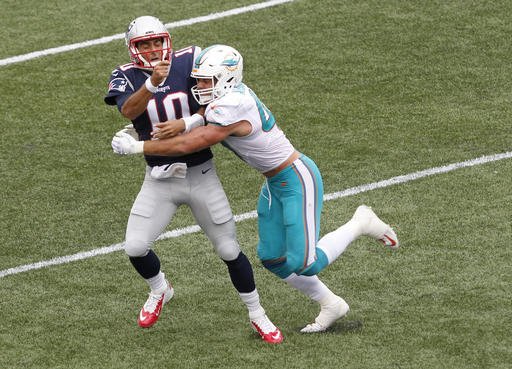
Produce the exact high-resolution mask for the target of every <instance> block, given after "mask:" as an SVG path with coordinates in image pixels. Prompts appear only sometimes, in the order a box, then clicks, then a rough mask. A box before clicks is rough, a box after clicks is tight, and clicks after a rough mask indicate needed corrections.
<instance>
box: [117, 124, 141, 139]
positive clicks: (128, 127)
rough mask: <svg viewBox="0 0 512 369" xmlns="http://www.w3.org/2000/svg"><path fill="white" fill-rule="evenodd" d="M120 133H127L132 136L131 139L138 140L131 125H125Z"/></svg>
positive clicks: (137, 135)
mask: <svg viewBox="0 0 512 369" xmlns="http://www.w3.org/2000/svg"><path fill="white" fill-rule="evenodd" d="M121 132H126V133H128V134H129V135H130V136H132V137H133V138H135V139H136V140H139V134H138V133H137V131H136V130H135V128H134V127H133V124H132V123H130V124H127V125H125V126H124V129H122V130H121Z"/></svg>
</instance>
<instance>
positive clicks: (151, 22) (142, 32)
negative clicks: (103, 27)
mask: <svg viewBox="0 0 512 369" xmlns="http://www.w3.org/2000/svg"><path fill="white" fill-rule="evenodd" d="M154 39H162V49H161V50H155V51H161V52H162V58H161V60H171V55H172V41H171V35H170V33H169V31H168V30H167V28H165V26H164V25H163V23H162V22H161V21H160V20H159V19H158V18H155V17H152V16H148V15H145V16H142V17H138V18H136V19H134V20H133V21H132V22H131V23H130V25H129V26H128V29H127V31H126V34H125V41H126V46H127V47H128V53H129V54H130V59H131V60H132V62H133V64H135V66H136V67H138V68H141V69H146V70H152V69H153V68H154V67H155V65H156V64H157V63H155V62H154V61H153V62H152V61H151V60H149V58H148V55H147V54H148V53H147V52H144V53H143V52H141V51H140V50H139V49H138V46H137V45H138V43H139V42H141V41H149V40H154Z"/></svg>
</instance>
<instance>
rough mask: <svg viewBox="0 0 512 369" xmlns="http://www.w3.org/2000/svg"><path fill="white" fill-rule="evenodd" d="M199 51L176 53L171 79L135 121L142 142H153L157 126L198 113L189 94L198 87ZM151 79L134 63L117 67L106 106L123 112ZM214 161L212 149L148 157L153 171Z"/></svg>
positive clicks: (109, 87)
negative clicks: (196, 58)
mask: <svg viewBox="0 0 512 369" xmlns="http://www.w3.org/2000/svg"><path fill="white" fill-rule="evenodd" d="M196 49H198V48H197V47H196V46H190V47H187V48H185V49H181V50H178V51H175V52H174V53H173V56H172V63H171V70H170V72H169V76H168V77H167V79H166V80H165V82H164V83H163V84H162V85H161V86H159V87H158V91H157V92H156V93H155V94H154V95H153V98H152V99H151V100H149V102H148V105H147V107H146V110H145V111H144V112H143V113H142V114H141V115H139V116H138V117H137V118H135V119H134V120H132V123H133V126H134V127H135V130H136V131H137V133H138V134H139V139H140V140H150V139H151V135H150V132H151V131H152V130H153V125H154V124H156V123H161V122H165V121H167V120H171V119H180V118H183V117H188V116H191V115H192V114H194V113H196V112H197V110H198V109H199V104H198V103H197V101H196V100H195V99H194V97H193V96H192V92H191V91H190V89H191V88H192V86H194V85H195V84H196V81H195V79H194V78H192V77H190V72H191V71H192V66H193V64H194V53H195V51H196ZM150 75H151V72H148V71H145V70H142V69H139V68H136V67H135V66H134V65H133V63H129V64H125V65H121V66H119V67H117V68H116V69H115V70H114V71H113V72H112V74H111V75H110V81H109V85H108V94H107V96H105V103H107V104H108V105H117V108H118V109H119V111H121V107H122V106H123V104H124V102H125V101H126V99H128V98H129V97H130V95H131V94H133V93H134V92H135V91H137V90H138V89H140V88H141V86H142V85H143V84H144V83H145V82H146V79H148V77H150ZM212 157H213V154H212V152H211V150H210V149H204V150H201V151H199V152H196V153H192V154H188V155H184V156H180V157H170V156H150V155H145V158H146V162H147V163H148V165H149V166H151V167H153V166H157V165H165V164H172V163H175V162H181V163H187V166H189V167H191V166H194V165H199V164H201V163H204V162H205V161H207V160H209V159H211V158H212Z"/></svg>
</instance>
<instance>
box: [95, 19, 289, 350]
mask: <svg viewBox="0 0 512 369" xmlns="http://www.w3.org/2000/svg"><path fill="white" fill-rule="evenodd" d="M126 45H127V47H128V51H129V55H130V58H131V63H128V64H125V65H121V66H119V67H117V68H116V69H115V70H114V71H113V72H112V74H111V76H110V81H109V87H108V93H107V95H106V97H105V102H106V103H107V104H108V105H117V108H118V109H119V111H120V112H121V114H122V115H123V116H124V117H126V118H128V119H129V120H131V121H132V125H127V126H126V128H125V129H124V130H123V131H124V132H126V133H128V134H130V135H132V136H133V137H136V139H138V140H151V139H152V137H153V135H155V133H158V137H161V138H168V137H172V136H173V135H176V134H178V133H180V132H182V131H183V130H185V132H188V131H190V130H191V129H192V128H194V127H195V126H198V125H203V124H204V120H203V116H202V114H201V113H203V112H204V108H202V109H201V106H200V105H199V103H198V102H197V101H196V100H195V99H194V97H193V95H192V93H191V88H192V86H194V85H195V80H194V79H193V78H191V77H190V74H191V71H192V66H193V64H194V58H195V57H196V56H197V55H198V54H199V53H200V52H201V49H200V48H199V47H197V46H190V47H187V48H184V49H181V50H178V51H173V49H172V40H171V36H170V34H169V32H168V30H167V29H166V27H165V26H164V25H163V24H162V22H161V21H160V20H158V19H157V18H155V17H152V16H142V17H139V18H136V19H135V20H134V21H132V22H131V23H130V25H129V27H128V30H127V31H126ZM162 123H165V124H163V125H162ZM157 124H158V127H157V126H156V125H157ZM212 157H213V155H212V152H211V150H210V149H209V148H205V149H203V150H200V151H197V152H194V153H191V154H187V155H183V156H177V157H176V156H173V157H171V156H151V155H146V156H145V159H146V163H147V166H146V174H145V177H144V182H143V184H142V188H141V190H140V192H139V194H138V195H137V198H136V199H135V202H134V204H133V206H132V209H131V212H130V216H129V218H128V224H127V227H126V239H125V252H126V254H127V255H128V257H129V259H130V262H131V264H132V265H133V267H134V268H135V269H136V270H137V272H138V273H139V274H140V275H141V276H142V277H143V278H144V279H145V280H146V281H147V283H148V285H149V287H150V289H151V292H150V293H149V298H148V299H147V301H146V303H145V304H144V306H143V307H142V309H141V311H140V313H139V316H138V319H137V321H138V324H139V326H141V327H143V328H147V327H151V326H152V325H153V324H155V323H156V322H157V320H158V318H159V315H160V312H161V310H162V307H163V305H164V304H165V303H167V302H168V301H169V300H170V299H171V297H172V296H173V293H174V290H173V287H172V286H171V284H170V283H169V282H168V280H167V279H166V278H165V275H164V273H163V272H162V271H161V269H160V260H159V258H158V256H157V255H156V253H155V252H154V251H153V250H152V248H151V247H152V245H153V243H154V241H155V240H156V239H157V237H158V236H159V235H160V234H161V233H162V232H163V231H164V229H165V227H167V225H168V224H169V223H170V221H171V219H172V217H173V216H174V214H175V213H176V210H177V208H178V207H179V206H180V205H182V204H186V205H188V206H189V207H190V208H191V210H192V214H193V215H194V217H195V219H196V221H197V223H198V224H199V226H200V227H201V228H202V229H203V231H204V232H205V233H206V235H207V237H208V238H209V240H210V241H211V242H212V244H213V247H214V249H215V251H216V253H217V254H218V255H219V257H220V258H221V259H222V260H223V261H224V262H225V263H226V265H227V268H228V271H229V275H230V278H231V281H232V283H233V285H234V286H235V288H236V290H237V291H238V293H239V295H240V298H241V299H242V301H243V302H244V303H245V304H246V306H247V309H248V311H249V319H250V322H251V324H252V326H253V328H254V329H255V330H256V331H257V332H258V333H259V334H260V335H261V337H262V338H263V340H265V341H266V342H270V343H280V342H281V341H282V339H283V336H282V334H281V332H280V330H279V329H278V328H277V327H276V326H275V325H274V324H273V323H272V322H271V321H270V319H269V318H268V317H267V315H266V313H265V310H264V309H263V307H262V306H261V304H260V299H259V295H258V291H257V289H256V286H255V282H254V277H253V270H252V267H251V264H250V262H249V260H248V259H247V257H246V256H245V255H244V253H243V252H242V251H241V250H240V247H239V244H238V241H237V238H236V230H235V222H234V219H233V214H232V212H231V208H230V206H229V203H228V200H227V197H226V195H225V193H224V190H223V188H222V185H221V183H220V181H219V178H218V177H217V174H216V171H215V166H214V163H213V161H212Z"/></svg>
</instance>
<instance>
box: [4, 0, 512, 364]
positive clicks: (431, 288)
mask: <svg viewBox="0 0 512 369" xmlns="http://www.w3.org/2000/svg"><path fill="white" fill-rule="evenodd" d="M251 3H252V1H249V0H246V1H237V0H222V1H216V2H211V1H205V0H203V1H194V2H192V3H191V2H188V1H184V0H181V1H180V0H177V1H173V2H172V4H169V2H163V1H153V2H152V3H151V9H161V10H160V11H158V13H157V14H156V13H154V15H157V16H159V17H160V18H161V19H162V20H163V21H164V22H165V23H168V22H174V21H178V20H181V19H187V18H192V17H197V16H202V15H206V14H209V13H212V12H220V11H225V10H228V9H232V8H236V7H241V6H245V5H249V4H251ZM2 9H3V11H2V12H1V13H0V21H1V22H2V25H3V26H2V27H1V28H0V37H1V38H2V40H4V41H6V42H4V45H3V47H2V49H1V50H0V59H1V58H8V57H12V56H16V55H20V54H25V53H29V52H32V51H37V50H42V49H46V48H50V47H57V46H61V45H65V44H70V43H76V42H82V41H86V40H90V39H95V38H98V37H103V36H110V35H113V34H117V33H122V32H123V31H124V30H125V28H126V25H127V24H128V23H129V22H130V20H131V19H132V18H134V17H136V16H138V15H143V14H148V13H151V11H150V10H148V9H149V8H148V7H147V4H145V3H123V6H122V7H120V5H119V3H118V2H111V1H104V2H100V1H98V0H91V1H88V2H75V3H73V4H71V3H69V2H64V1H55V2H52V3H45V2H36V1H31V0H26V1H22V2H14V1H11V0H7V1H6V4H5V5H4V6H3V7H2ZM511 12H512V4H511V3H510V2H508V1H503V0H499V1H493V2H478V1H469V0H466V1H463V0H460V1H451V2H444V1H429V2H423V1H408V2H403V1H392V0H389V1H369V0H366V1H334V0H325V1H314V0H297V1H294V2H291V3H288V4H284V5H279V6H276V7H272V8H268V9H264V10H259V11H255V12H251V13H245V14H240V15H237V16H232V17H226V18H222V19H218V20H215V21H211V22H206V23H199V24H196V25H194V26H188V27H180V28H176V29H175V30H173V31H172V33H173V37H174V47H175V49H179V48H181V47H185V46H188V45H191V44H197V45H200V46H203V47H204V46H207V45H210V44H213V43H225V44H229V45H232V46H234V47H236V48H237V49H238V50H239V51H240V52H241V53H242V54H243V56H244V59H245V60H244V62H245V63H244V65H245V73H244V81H245V82H246V83H247V84H248V85H250V86H251V87H252V88H253V89H254V90H255V92H256V93H257V94H258V95H259V97H260V98H261V99H262V101H263V102H264V103H265V104H266V105H267V106H268V107H269V108H270V109H271V110H272V111H273V113H274V115H275V116H276V119H277V122H278V124H279V125H280V126H281V128H282V129H283V130H284V131H285V132H286V134H287V135H288V137H289V138H290V139H291V140H292V141H293V143H294V144H295V146H296V147H297V148H298V149H300V150H301V151H302V152H304V153H306V154H308V155H309V156H310V157H312V158H313V159H314V160H315V161H316V162H317V164H318V166H319V167H320V169H321V171H322V174H323V177H324V182H325V183H324V184H325V191H326V193H332V192H336V191H342V190H344V189H346V188H350V187H355V186H359V185H363V184H368V183H374V182H377V181H380V180H384V179H387V178H391V177H394V176H398V175H406V174H408V173H412V172H415V171H419V170H424V169H428V168H434V167H438V166H442V165H446V164H450V163H456V162H461V161H464V160H468V159H473V158H477V157H480V156H482V155H493V154H497V153H502V152H508V151H509V150H510V142H512V140H511V138H512V136H511V134H510V116H511V115H512V108H511V106H512V105H511V102H512V92H511V91H512V83H511V82H510V75H512V66H511V64H510V55H511V54H512V50H511V48H512V44H511V43H510V34H511V31H512V26H511V23H510V21H509V17H508V14H510V13H511ZM127 60H128V58H127V51H126V48H125V47H124V45H123V41H122V40H117V41H112V42H110V43H108V44H104V45H100V46H93V47H88V48H84V49H80V50H76V51H71V52H67V53H62V54H57V55H52V56H46V57H41V58H38V59H34V60H30V61H26V62H22V63H17V64H12V65H8V66H2V67H0V86H2V92H1V98H0V111H1V112H2V131H3V133H2V145H1V149H0V150H1V155H0V165H1V168H2V170H1V173H2V175H1V176H0V186H1V188H2V191H1V193H0V200H1V203H2V212H1V213H0V214H1V215H0V216H1V222H0V255H1V256H2V257H1V258H0V270H6V269H8V268H16V267H19V266H22V265H26V264H30V263H36V262H39V261H43V260H49V259H51V258H55V257H60V256H66V255H72V254H75V253H79V252H84V251H89V250H93V249H96V248H100V247H103V246H109V245H112V244H117V243H119V242H122V240H123V237H124V230H125V225H126V220H127V217H128V213H129V210H130V207H131V204H132V202H133V200H134V198H135V196H136V194H137V192H138V190H139V187H140V183H141V181H142V175H143V168H144V163H143V160H142V159H141V158H139V157H117V156H115V155H114V154H113V153H112V152H111V149H110V140H111V137H112V135H113V134H114V133H115V131H117V130H118V129H119V128H120V127H122V126H123V125H124V124H126V122H125V120H124V119H123V118H121V116H120V115H119V113H118V112H117V111H116V110H115V109H114V108H112V107H108V106H106V105H105V104H104V103H103V96H104V94H105V92H106V86H107V82H108V76H109V74H110V71H111V70H112V69H113V68H114V67H115V66H116V65H118V64H122V63H125V62H127ZM214 153H215V156H216V166H217V170H218V173H219V176H220V178H221V180H222V182H223V184H224V186H225V189H226V192H227V194H228V197H229V199H230V202H231V205H232V208H233V212H234V213H235V214H242V213H246V212H250V211H253V210H254V208H255V204H256V199H257V194H258V191H259V188H260V186H261V184H262V182H263V179H262V178H261V176H260V175H258V174H257V173H256V172H255V171H253V170H251V169H250V168H248V167H247V166H246V165H245V164H243V163H242V162H241V161H240V160H239V159H238V158H236V157H235V156H234V155H233V154H231V153H230V152H228V151H227V150H225V149H224V148H221V147H216V148H215V149H214ZM510 178H512V162H511V161H510V159H505V160H500V161H496V162H491V163H487V164H483V165H478V166H474V167H469V168H464V169H459V170H455V171H451V172H448V173H445V174H440V175H434V176H430V177H427V178H422V179H419V180H414V181H410V182H407V183H402V184H397V185H393V186H389V187H386V188H382V189H378V190H373V191H367V192H363V193H359V194H357V195H353V196H347V197H342V198H338V199H336V200H331V201H327V202H326V203H325V205H324V211H323V220H322V233H323V234H324V233H326V232H329V231H331V230H333V229H335V228H336V227H338V226H339V225H341V224H342V223H343V222H345V221H346V220H348V219H349V218H350V216H351V214H352V213H353V211H354V210H355V208H356V207H357V206H358V205H359V204H361V203H366V204H368V205H371V206H372V207H373V208H374V209H375V210H376V211H377V213H378V214H379V215H380V216H381V217H382V218H383V219H385V220H386V221H388V222H390V223H392V224H393V225H394V226H395V228H396V229H397V231H398V235H399V237H400V240H401V242H402V248H401V249H400V250H398V251H397V252H391V251H389V250H386V249H384V248H382V247H381V246H380V245H378V244H376V243H375V242H373V241H372V240H370V239H368V238H361V239H359V240H357V241H356V242H354V244H353V245H351V246H350V247H349V248H348V250H347V251H346V252H345V253H344V254H343V256H342V257H341V258H340V259H339V260H338V261H337V262H336V263H334V264H333V265H331V266H330V267H329V268H328V269H326V270H325V271H324V272H322V274H321V275H320V277H321V278H322V280H324V281H325V283H326V284H327V285H328V286H330V287H331V289H333V290H334V291H335V292H336V293H338V294H340V295H341V296H343V297H344V298H345V299H346V300H347V302H348V303H349V304H350V306H351V312H350V314H349V315H348V316H347V317H346V318H345V319H343V320H341V321H339V322H338V323H337V324H336V325H335V326H334V327H332V329H331V330H329V331H328V332H326V333H325V334H316V335H303V334H300V333H299V329H300V328H301V327H302V326H304V325H305V324H306V323H308V322H310V321H311V320H312V319H314V317H315V316H316V314H317V313H318V308H317V306H316V305H315V304H313V303H312V302H310V301H308V300H307V299H306V298H305V297H304V296H302V295H301V294H300V293H298V292H297V291H293V290H291V289H290V288H289V287H288V286H286V285H285V284H284V283H283V282H281V281H279V280H278V279H277V278H276V277H274V276H273V275H271V274H270V273H269V272H268V271H266V270H264V268H263V267H262V266H261V265H260V264H259V262H258V260H257V257H256V254H255V245H256V243H257V230H256V228H257V224H256V220H255V219H250V220H246V221H243V222H240V223H238V224H237V229H238V236H239V241H240V243H241V246H242V248H243V249H244V251H245V252H246V254H247V255H248V257H249V258H250V260H251V261H252V263H253V266H254V270H255V275H256V279H257V284H258V289H259V292H260V295H261V298H262V302H263V304H264V306H265V308H266V310H267V312H268V314H269V315H270V317H271V318H272V319H273V320H274V321H275V322H276V324H278V325H279V327H280V328H281V329H282V331H283V333H284V335H285V341H284V342H283V344H282V345H279V346H269V345H266V344H265V343H264V342H262V341H261V340H260V339H259V338H258V336H257V335H256V334H255V333H253V332H252V330H251V328H250V326H249V324H248V319H247V315H246V312H245V308H244V307H243V305H242V303H241V302H240V301H239V299H238V297H237V295H236V293H235V291H234V289H233V288H232V286H231V284H230V281H229V277H228V274H227V272H226V267H225V265H224V264H223V263H222V262H221V261H220V260H219V259H218V258H217V257H216V256H215V254H214V252H213V251H212V248H211V246H210V244H209V243H208V241H207V239H206V238H205V236H204V235H203V234H202V233H193V234H188V235H185V236H181V237H177V238H171V239H166V240H162V241H158V242H156V244H155V250H156V251H157V253H158V254H159V256H160V257H161V260H162V265H163V267H164V271H165V272H166V274H167V275H168V276H169V278H170V279H171V280H172V282H173V284H174V286H175V288H176V297H175V298H174V299H173V300H172V301H171V303H170V304H169V305H167V306H166V308H165V309H164V312H163V314H162V317H161V319H160V320H159V322H158V323H157V325H156V326H155V327H154V328H152V329H149V330H141V329H139V328H138V327H137V326H136V315H137V313H138V310H139V309H140V307H141V305H142V303H143V302H144V300H145V293H146V292H147V287H146V285H145V283H144V281H142V280H141V279H140V278H138V277H137V275H136V274H135V272H134V271H133V269H132V267H131V266H130V265H129V262H128V260H127V258H126V256H125V255H124V253H123V252H122V251H118V252H114V253H110V254H107V255H102V256H96V257H93V258H90V259H86V260H82V261H77V262H72V263H69V264H65V265H59V266H52V267H48V268H44V269H40V270H33V271H28V272H23V273H18V274H14V275H8V276H5V277H3V278H0V294H1V299H0V317H1V318H2V323H1V324H0V347H1V349H0V363H2V364H1V366H2V367H5V368H138V367H157V368H163V367H165V368H240V367H246V368H260V367H276V368H277V367H282V368H306V367H315V368H334V367H344V368H475V369H476V368H508V367H510V365H511V363H512V339H511V338H510V331H511V330H512V313H511V312H512V293H511V288H510V285H511V282H512V277H511V276H512V270H511V265H512V260H511V259H512V256H511V253H510V251H509V249H508V247H509V244H508V241H509V240H510V238H511V237H512V228H511V226H510V219H511V218H512V210H511V206H510V204H511V202H512V194H511V191H510ZM192 224H194V220H193V218H192V216H191V214H190V211H189V210H188V209H186V208H183V209H180V210H179V212H178V214H177V216H176V217H175V218H174V219H173V221H172V222H171V224H170V225H169V228H168V229H169V230H172V229H175V228H183V227H186V226H189V225H192Z"/></svg>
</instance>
